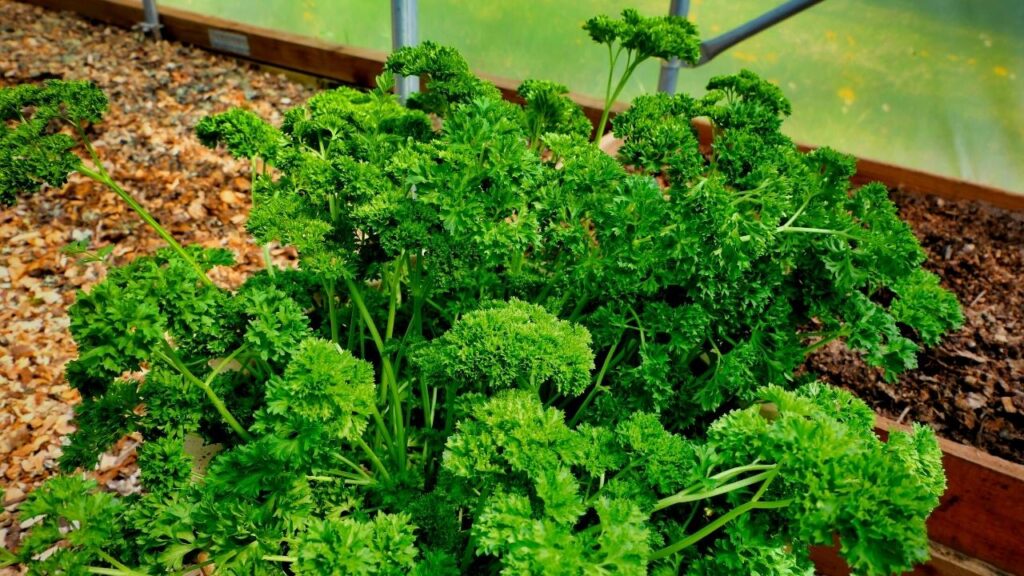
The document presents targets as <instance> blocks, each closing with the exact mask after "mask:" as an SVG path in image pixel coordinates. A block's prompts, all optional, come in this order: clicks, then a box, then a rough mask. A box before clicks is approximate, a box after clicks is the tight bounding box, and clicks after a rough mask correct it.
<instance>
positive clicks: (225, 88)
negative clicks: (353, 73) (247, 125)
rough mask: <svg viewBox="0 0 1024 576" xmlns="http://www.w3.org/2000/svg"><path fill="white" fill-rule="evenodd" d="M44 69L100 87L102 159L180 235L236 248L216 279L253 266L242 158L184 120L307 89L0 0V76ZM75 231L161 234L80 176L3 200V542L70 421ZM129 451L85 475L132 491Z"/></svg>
mask: <svg viewBox="0 0 1024 576" xmlns="http://www.w3.org/2000/svg"><path fill="white" fill-rule="evenodd" d="M47 78H62V79H89V80H92V81H94V82H96V83H97V84H98V85H99V86H100V88H102V89H103V90H104V91H105V92H106V93H107V94H108V95H109V97H110V112H109V114H108V115H107V117H106V120H105V121H104V122H103V123H102V124H100V125H98V126H96V127H95V129H94V130H93V134H92V138H93V141H94V143H95V145H96V148H97V150H98V151H99V153H100V155H101V157H102V158H103V160H104V163H105V164H107V168H108V169H109V170H110V171H111V173H112V174H113V175H114V178H115V179H116V180H118V181H119V182H120V183H121V184H122V185H123V186H124V187H125V189H127V190H128V191H129V192H131V193H132V194H133V195H134V196H135V198H136V199H138V200H139V201H140V202H141V203H142V204H143V205H144V206H145V207H146V208H147V209H149V210H150V211H151V212H152V213H153V214H154V216H156V218H157V219H158V220H159V221H160V222H162V223H163V224H164V225H165V226H166V227H167V228H168V229H169V230H170V231H171V233H173V234H174V235H175V236H176V237H177V238H178V239H179V241H181V242H182V243H199V244H203V245H206V246H224V247H227V248H230V249H231V250H232V251H233V252H234V253H235V254H236V255H237V258H238V260H239V262H240V265H239V266H238V267H236V268H234V269H232V270H230V271H221V272H222V274H221V276H220V277H219V278H217V280H218V281H219V282H221V283H222V284H224V285H234V284H237V283H239V282H240V281H241V279H242V278H244V276H245V275H246V274H247V273H248V272H250V271H251V270H254V269H257V268H260V267H262V259H261V254H260V250H259V247H257V246H255V245H254V244H252V243H251V242H250V241H249V239H248V236H247V235H246V234H245V230H244V223H245V219H246V216H247V213H248V207H249V193H248V188H249V182H248V179H247V178H245V177H239V176H244V175H245V174H247V173H248V172H247V167H245V166H243V165H242V164H241V163H238V162H236V161H234V160H233V159H231V158H230V157H228V156H227V154H226V153H224V152H219V151H211V150H209V149H207V148H205V147H204V146H202V145H201V144H200V143H199V142H198V140H197V139H196V138H195V137H194V135H193V130H192V129H193V127H194V126H195V123H196V122H197V121H198V120H199V119H200V118H202V117H204V116H207V115H209V114H211V113H215V112H220V111H223V110H226V109H228V108H230V107H232V106H247V107H250V108H252V109H253V110H255V111H256V112H257V113H259V114H260V115H262V116H263V117H265V118H268V119H269V120H271V121H273V122H280V121H281V113H282V111H283V110H285V109H287V108H289V107H291V106H293V105H294V104H296V103H299V102H301V101H302V100H304V99H305V98H306V97H308V96H309V95H310V93H311V89H310V88H308V87H306V86H302V85H299V84H295V83H293V82H291V81H289V80H287V79H286V78H284V77H282V76H279V75H272V74H269V73H266V72H262V71H260V70H257V69H255V68H254V67H252V66H249V65H247V64H243V63H240V62H238V61H237V60H234V59H230V58H222V57H217V56H213V55H211V54H209V53H207V52H203V51H201V50H198V49H193V48H188V47H185V46H182V45H179V44H172V43H168V42H153V41H151V40H148V39H143V38H141V37H139V36H138V35H136V34H132V33H128V32H125V31H124V30H121V29H115V28H109V27H106V26H102V25H96V24H93V23H90V22H88V21H86V20H84V19H82V18H79V17H77V16H73V15H70V14H58V13H56V12H51V11H46V10H43V9H40V8H37V7H34V6H27V5H24V4H18V3H14V2H11V1H9V0H0V86H10V85H14V84H19V83H24V82H36V81H40V80H44V79H47ZM77 240H88V241H89V242H90V243H91V244H92V247H93V248H98V247H101V246H108V245H114V249H113V252H112V254H111V255H110V257H109V258H108V263H111V264H121V263H125V262H127V261H129V260H131V259H132V258H134V257H135V256H137V255H139V254H143V253H148V252H152V251H153V250H155V249H156V248H158V247H159V246H161V245H162V242H161V241H160V239H159V238H158V237H157V236H156V234H155V233H153V232H152V231H150V230H149V228H148V227H146V226H145V224H143V222H142V221H141V220H140V219H139V217H138V216H136V215H135V213H134V212H132V211H131V210H130V209H128V208H127V207H126V206H125V205H124V204H123V203H122V202H121V201H120V200H119V199H118V198H117V197H116V196H115V195H114V194H113V193H112V192H109V191H108V190H106V189H105V188H103V187H101V186H99V185H97V184H94V183H93V182H92V181H90V180H86V179H84V178H81V177H73V178H72V179H71V181H70V182H69V183H68V184H67V185H66V186H64V187H63V188H61V189H53V188H51V189H45V190H43V191H42V192H41V193H39V194H37V195H35V196H33V197H31V198H23V199H20V200H19V201H18V203H17V204H16V205H15V206H13V207H10V208H4V209H2V210H0V486H2V487H3V490H0V498H2V505H3V506H4V508H3V509H0V545H5V544H8V545H9V544H11V543H13V542H14V541H16V540H17V536H18V532H19V531H20V526H19V524H18V523H17V521H16V518H15V516H16V509H17V506H18V504H19V503H20V502H21V501H22V500H24V498H25V494H26V493H28V492H30V491H31V489H32V488H34V487H35V486H36V485H38V484H39V483H40V482H42V481H43V480H45V479H46V478H47V477H49V476H50V475H52V474H54V473H55V471H56V465H57V457H58V456H59V454H60V450H61V441H62V437H63V436H65V435H66V434H67V433H68V432H70V431H71V430H72V425H71V417H72V406H73V405H74V404H75V403H76V402H77V401H78V393H77V392H76V391H75V390H72V389H71V388H69V387H68V385H67V384H66V383H65V382H64V379H63V376H62V371H63V366H64V364H65V362H67V361H68V360H70V359H71V358H73V357H74V356H75V354H76V351H75V345H74V342H73V341H72V340H71V336H70V334H69V333H68V316H67V311H66V310H67V307H68V306H69V305H70V304H71V303H72V302H73V300H74V297H75V292H76V291H77V290H79V289H82V288H85V287H88V286H90V285H92V284H93V283H95V282H96V281H97V280H98V279H99V278H100V277H101V276H102V274H103V266H102V265H99V264H88V265H84V266H83V265H78V264H76V258H75V257H72V256H68V255H66V254H64V253H62V252H61V248H62V247H64V246H65V245H67V244H68V243H70V242H72V241H77ZM289 257H290V253H289V252H287V251H276V253H275V258H277V259H280V260H281V261H282V262H283V260H284V259H287V258H289ZM133 460H134V442H133V440H132V439H130V438H129V439H126V440H125V441H123V442H122V443H121V445H120V446H118V449H117V450H116V451H115V453H112V454H110V455H107V456H105V457H104V458H103V459H102V461H101V462H100V464H99V466H98V467H97V469H96V470H95V471H94V472H93V474H94V476H95V477H96V478H97V479H98V480H99V481H100V482H101V483H102V484H104V485H106V486H108V487H109V488H111V489H115V490H120V491H128V490H131V489H132V487H133V485H134V478H132V477H131V474H132V471H133V469H134V466H130V464H131V463H132V462H133ZM2 573H4V571H3V569H0V574H2Z"/></svg>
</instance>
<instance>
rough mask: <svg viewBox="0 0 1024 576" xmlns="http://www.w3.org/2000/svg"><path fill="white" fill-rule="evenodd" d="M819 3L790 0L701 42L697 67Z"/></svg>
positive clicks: (814, 0) (810, 0)
mask: <svg viewBox="0 0 1024 576" xmlns="http://www.w3.org/2000/svg"><path fill="white" fill-rule="evenodd" d="M821 1H822V0H790V1H789V2H786V3H785V4H783V5H781V6H778V7H776V8H774V9H772V10H769V11H768V12H765V13H764V14H762V15H760V16H758V17H757V18H754V19H753V20H751V21H749V22H747V23H746V24H741V25H739V26H737V27H735V28H733V29H732V30H730V31H728V32H726V33H725V34H722V35H721V36H716V37H714V38H712V39H711V40H708V41H706V42H702V43H701V45H700V62H698V63H697V65H698V66H699V65H700V64H704V63H705V62H708V61H709V60H711V59H712V58H714V57H715V56H718V55H719V54H721V53H722V52H725V51H726V50H728V49H729V48H732V47H733V46H735V45H736V44H739V43H740V42H742V41H744V40H746V39H747V38H750V37H751V36H753V35H754V34H757V33H758V32H761V31H762V30H764V29H766V28H770V27H772V26H774V25H776V24H778V23H779V22H782V21H783V20H785V19H786V18H789V17H790V16H794V15H796V14H799V13H800V12H803V11H804V10H806V9H808V8H810V7H811V6H814V5H815V4H818V3H819V2H821Z"/></svg>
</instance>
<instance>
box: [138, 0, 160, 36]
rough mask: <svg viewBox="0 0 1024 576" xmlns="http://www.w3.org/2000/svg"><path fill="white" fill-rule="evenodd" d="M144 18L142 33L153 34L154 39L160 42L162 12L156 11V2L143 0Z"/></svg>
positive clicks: (154, 0)
mask: <svg viewBox="0 0 1024 576" xmlns="http://www.w3.org/2000/svg"><path fill="white" fill-rule="evenodd" d="M142 18H143V20H142V23H141V25H140V26H141V28H142V31H143V32H146V33H151V34H153V38H156V39H157V40H159V39H160V12H159V11H158V10H157V9H156V0H142Z"/></svg>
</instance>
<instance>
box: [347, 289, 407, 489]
mask: <svg viewBox="0 0 1024 576" xmlns="http://www.w3.org/2000/svg"><path fill="white" fill-rule="evenodd" d="M345 286H346V288H348V292H349V297H350V298H351V299H352V303H353V304H355V305H356V308H358V309H359V315H360V316H361V317H362V319H363V324H365V325H366V329H367V330H369V331H370V338H372V339H373V343H374V345H375V346H376V347H377V352H379V353H380V361H381V365H382V366H383V371H384V377H383V378H382V380H383V381H384V382H383V383H384V386H385V387H390V390H391V404H392V406H391V421H392V425H393V426H394V433H395V443H394V444H392V448H393V449H394V451H395V457H396V460H397V463H398V467H399V469H400V470H404V469H405V448H406V444H405V425H404V424H403V422H402V402H401V398H400V396H399V394H398V382H396V381H395V371H394V369H393V368H392V367H391V359H390V358H388V354H387V350H386V349H385V348H384V340H383V339H381V337H380V332H379V331H378V330H377V325H376V324H374V322H373V316H371V315H370V310H369V309H368V308H367V307H366V301H364V300H363V295H362V293H361V292H360V291H359V289H358V288H357V287H356V285H355V282H353V281H352V279H351V278H348V277H346V278H345Z"/></svg>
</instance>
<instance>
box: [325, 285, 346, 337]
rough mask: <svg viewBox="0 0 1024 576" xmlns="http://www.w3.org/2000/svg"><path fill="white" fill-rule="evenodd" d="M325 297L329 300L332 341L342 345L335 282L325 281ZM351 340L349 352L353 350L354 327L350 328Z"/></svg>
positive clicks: (328, 311) (328, 312)
mask: <svg viewBox="0 0 1024 576" xmlns="http://www.w3.org/2000/svg"><path fill="white" fill-rule="evenodd" d="M323 289H324V297H325V298H326V299H327V319H328V320H329V321H330V324H331V340H333V341H334V343H335V344H341V326H340V323H341V320H340V319H339V318H338V305H337V303H336V302H335V300H336V297H337V295H336V294H335V289H334V282H329V281H325V282H324V283H323ZM348 335H349V338H348V341H349V342H348V346H349V350H351V349H352V327H351V326H349V333H348Z"/></svg>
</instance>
